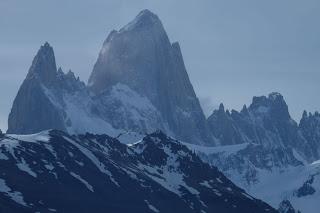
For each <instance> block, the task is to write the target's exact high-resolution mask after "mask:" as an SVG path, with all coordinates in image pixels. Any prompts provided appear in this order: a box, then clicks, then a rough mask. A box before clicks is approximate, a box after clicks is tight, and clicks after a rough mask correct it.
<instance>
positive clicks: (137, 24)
mask: <svg viewBox="0 0 320 213" xmlns="http://www.w3.org/2000/svg"><path fill="white" fill-rule="evenodd" d="M154 25H159V26H162V23H161V21H160V19H159V17H158V16H157V15H156V14H154V13H152V12H151V11H150V10H147V9H145V10H142V11H141V12H140V13H139V14H138V15H137V16H136V17H135V19H134V20H133V21H131V22H130V23H129V24H127V25H126V26H124V27H123V28H121V29H120V31H119V32H124V31H130V30H133V29H139V28H144V27H151V26H154Z"/></svg>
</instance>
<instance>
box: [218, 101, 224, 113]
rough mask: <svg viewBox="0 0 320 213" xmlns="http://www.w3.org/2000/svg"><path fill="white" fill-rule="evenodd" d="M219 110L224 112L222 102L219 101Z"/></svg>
mask: <svg viewBox="0 0 320 213" xmlns="http://www.w3.org/2000/svg"><path fill="white" fill-rule="evenodd" d="M219 112H224V105H223V103H221V104H220V105H219Z"/></svg>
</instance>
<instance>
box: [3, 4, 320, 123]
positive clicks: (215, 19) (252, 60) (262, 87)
mask: <svg viewBox="0 0 320 213" xmlns="http://www.w3.org/2000/svg"><path fill="white" fill-rule="evenodd" d="M142 9H150V10H151V11H153V12H154V13H156V14H157V15H158V16H159V17H160V19H161V20H162V22H163V24H164V27H165V29H166V30H167V33H168V34H169V37H170V39H171V41H172V42H173V41H179V42H180V45H181V49H182V52H183V56H184V60H185V64H186V66H187V70H188V73H189V76H190V79H191V81H192V83H193V86H194V88H195V91H196V93H197V95H198V97H199V99H200V101H201V102H202V105H203V106H204V109H205V111H206V112H209V111H211V110H212V109H214V108H216V107H217V105H218V104H219V103H220V102H223V103H224V104H225V106H226V108H229V109H237V110H239V109H241V108H242V105H243V104H249V103H250V102H251V99H252V97H253V96H258V95H267V94H268V93H270V92H273V91H278V92H280V93H282V94H283V95H284V97H285V99H286V101H287V103H288V105H289V109H290V112H291V114H292V116H293V117H294V119H296V120H299V119H300V117H301V114H302V111H303V110H304V109H306V110H308V111H315V110H319V109H320V96H319V91H320V84H319V80H320V27H319V23H320V12H319V11H320V1H319V0H307V1H302V0H267V1H266V0H241V1H239V0H219V1H217V0H197V1H195V0H190V1H188V0H179V1H178V0H176V1H173V0H128V1H123V0H113V1H111V0H90V1H88V0H77V1H74V0H72V1H71V0H28V1H25V0H0V72H1V75H0V96H1V102H0V128H2V129H6V127H7V116H8V113H9V112H10V108H11V105H12V102H13V99H14V97H15V95H16V93H17V91H18V88H19V86H20V84H21V83H22V81H23V79H24V77H25V76H26V73H27V71H28V69H29V66H30V65H31V62H32V59H33V57H34V55H35V54H36V52H37V50H38V49H39V47H40V45H41V44H43V43H44V42H45V41H48V42H49V43H50V44H51V45H52V46H53V47H54V50H55V55H56V59H57V64H58V66H62V68H63V69H64V70H67V69H72V70H73V71H74V72H75V73H76V74H77V75H79V76H80V78H81V79H82V80H83V81H85V82H86V81H87V79H88V76H89V74H90V72H91V70H92V67H93V65H94V63H95V60H96V58H97V56H98V52H99V50H100V47H101V45H102V42H103V41H104V39H105V38H106V37H107V35H108V33H109V32H110V31H111V30H112V29H119V28H120V27H121V26H123V25H125V24H126V23H127V22H129V21H130V20H132V19H133V18H134V17H135V16H136V15H137V14H138V12H139V11H140V10H142Z"/></svg>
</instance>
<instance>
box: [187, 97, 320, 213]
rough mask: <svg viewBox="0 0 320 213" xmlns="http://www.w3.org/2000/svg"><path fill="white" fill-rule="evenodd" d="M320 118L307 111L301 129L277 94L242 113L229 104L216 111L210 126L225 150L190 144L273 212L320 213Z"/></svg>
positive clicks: (254, 101) (259, 99)
mask: <svg viewBox="0 0 320 213" xmlns="http://www.w3.org/2000/svg"><path fill="white" fill-rule="evenodd" d="M319 117H320V116H319V113H317V112H316V113H315V114H309V115H308V114H307V113H306V112H304V113H303V117H302V119H301V121H300V123H299V125H298V124H297V123H296V122H295V121H294V120H292V119H291V117H290V115H289V112H288V106H287V104H286V103H285V101H284V98H283V97H282V95H280V94H279V93H271V94H270V95H269V96H268V97H266V96H261V97H254V98H253V101H252V104H251V105H250V106H249V107H248V108H247V107H246V106H244V107H243V109H242V110H241V111H240V112H237V111H235V110H232V111H231V112H229V111H228V110H225V109H224V107H223V105H220V107H219V109H218V110H215V111H214V112H213V114H212V115H211V116H210V117H209V118H208V125H209V126H210V129H211V131H212V133H213V135H214V136H215V137H216V138H217V139H218V140H219V142H220V144H221V145H220V146H217V147H202V146H197V145H190V144H186V145H187V146H189V148H190V149H192V150H195V151H197V152H198V154H199V156H201V158H202V159H203V160H204V161H206V162H209V163H210V164H211V165H215V166H217V167H218V168H219V169H220V170H221V171H223V173H224V174H225V175H226V176H227V177H229V178H230V179H231V180H232V181H234V182H235V183H236V184H237V185H238V186H240V187H242V188H244V189H246V190H247V191H248V192H249V193H250V194H251V195H253V196H256V197H258V198H260V199H263V200H264V201H266V202H268V203H269V204H271V205H272V206H273V207H275V208H276V207H278V205H280V203H281V205H282V207H283V208H284V207H285V206H286V205H288V203H290V205H292V206H293V208H294V209H296V210H300V211H301V212H302V213H315V210H316V209H319V208H320V206H319V203H318V201H317V200H318V199H319V194H318V193H320V188H319V187H318V186H317V181H318V178H319V172H320V169H319V166H318V163H315V162H314V161H316V160H318V159H319V148H320V143H319V140H318V139H319V127H320V125H319V124H320V123H319V121H320V119H319ZM310 188H312V189H310ZM302 191H304V192H302ZM301 192H302V193H301ZM287 207H288V206H287ZM289 209H290V208H289Z"/></svg>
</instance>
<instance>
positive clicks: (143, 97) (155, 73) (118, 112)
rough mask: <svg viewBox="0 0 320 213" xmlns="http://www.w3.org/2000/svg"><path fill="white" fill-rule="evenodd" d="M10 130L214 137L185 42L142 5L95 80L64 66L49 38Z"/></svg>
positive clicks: (104, 55) (107, 49)
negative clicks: (65, 70) (188, 68)
mask: <svg viewBox="0 0 320 213" xmlns="http://www.w3.org/2000/svg"><path fill="white" fill-rule="evenodd" d="M8 126H9V128H8V133H17V134H29V133H36V132H39V131H41V130H46V129H59V130H64V131H67V132H69V133H72V134H73V133H75V134H78V133H86V132H92V133H107V134H109V135H112V136H116V135H118V134H120V133H123V132H136V133H150V132H153V131H155V130H158V129H161V130H162V131H164V132H166V133H168V134H170V135H172V136H174V137H176V138H178V139H181V140H184V141H189V142H192V143H197V144H210V143H211V144H212V143H213V142H214V139H213V138H212V137H211V134H210V133H209V131H208V128H207V125H206V119H205V116H204V114H203V112H202V109H201V107H200V104H199V101H198V99H197V97H196V95H195V92H194V90H193V87H192V85H191V83H190V80H189V77H188V74H187V72H186V69H185V66H184V62H183V58H182V54H181V50H180V46H179V44H178V43H173V44H172V43H170V41H169V38H168V36H167V34H166V32H165V30H164V28H163V26H162V23H161V21H160V19H159V18H158V17H157V16H156V15H155V14H153V13H151V12H150V11H148V10H144V11H142V12H141V13H140V14H139V15H138V16H137V17H136V18H135V19H134V20H133V21H132V22H131V23H129V24H128V25H127V26H125V27H123V28H122V29H120V30H119V31H112V32H111V33H110V35H109V36H108V38H107V39H106V41H105V42H104V44H103V47H102V49H101V51H100V54H99V57H98V60H97V62H96V64H95V66H94V69H93V72H92V74H91V77H90V79H89V83H88V86H86V85H85V84H84V83H82V82H80V81H79V79H76V78H75V77H74V74H73V73H72V72H69V73H67V74H64V73H63V72H62V71H61V69H59V70H57V68H56V62H55V56H54V53H53V49H52V47H51V46H50V45H49V44H48V43H46V44H45V45H44V46H42V47H41V48H40V50H39V52H38V53H37V55H36V57H35V59H34V60H33V63H32V66H31V67H30V70H29V73H28V75H27V77H26V79H25V81H24V82H23V84H22V86H21V87H20V90H19V92H18V95H17V97H16V99H15V100H14V104H13V107H12V110H11V113H10V116H9V124H8Z"/></svg>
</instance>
